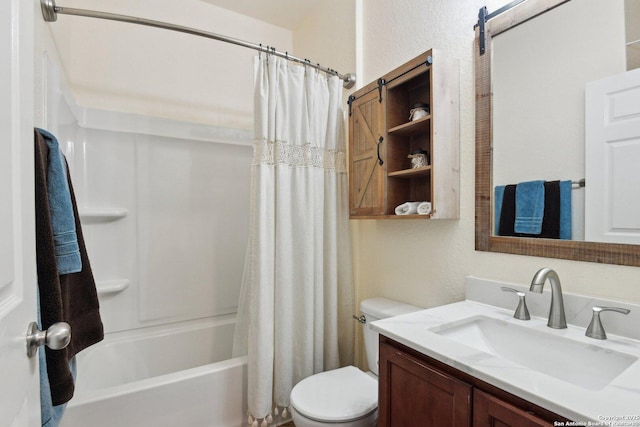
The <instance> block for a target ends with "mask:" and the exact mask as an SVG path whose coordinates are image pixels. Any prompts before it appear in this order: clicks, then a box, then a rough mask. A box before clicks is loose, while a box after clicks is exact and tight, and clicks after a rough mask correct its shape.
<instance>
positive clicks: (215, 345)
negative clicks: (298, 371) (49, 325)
mask: <svg viewBox="0 0 640 427" xmlns="http://www.w3.org/2000/svg"><path fill="white" fill-rule="evenodd" d="M234 326H235V315H233V316H222V317H216V318H214V319H207V320H199V321H192V322H184V323H182V324H179V325H169V326H155V327H151V328H144V329H138V330H133V331H126V332H120V333H115V334H108V335H107V337H106V338H105V341H103V342H102V343H100V344H97V345H95V346H93V347H91V348H89V349H87V350H85V351H83V352H82V353H81V354H79V355H78V381H77V386H76V392H75V395H74V397H73V399H72V400H71V402H70V404H69V406H68V407H67V411H66V413H65V415H64V418H63V421H62V424H61V427H89V426H91V427H113V426H119V427H207V426H211V427H226V426H233V427H237V426H240V425H242V424H244V423H245V422H246V420H245V415H244V414H245V413H246V395H247V392H246V384H247V381H246V376H247V363H246V358H245V357H241V358H234V359H231V358H230V357H231V345H232V342H233V329H234Z"/></svg>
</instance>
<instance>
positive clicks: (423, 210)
mask: <svg viewBox="0 0 640 427" xmlns="http://www.w3.org/2000/svg"><path fill="white" fill-rule="evenodd" d="M417 210H418V215H429V214H430V213H431V202H421V203H420V204H419V205H418V209H417Z"/></svg>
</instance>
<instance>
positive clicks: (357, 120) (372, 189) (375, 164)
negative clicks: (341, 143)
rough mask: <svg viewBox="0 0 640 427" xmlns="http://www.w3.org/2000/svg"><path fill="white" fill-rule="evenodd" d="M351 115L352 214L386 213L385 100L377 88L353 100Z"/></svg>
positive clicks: (350, 184)
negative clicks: (379, 94) (382, 163)
mask: <svg viewBox="0 0 640 427" xmlns="http://www.w3.org/2000/svg"><path fill="white" fill-rule="evenodd" d="M351 111H352V114H351V117H350V119H349V214H350V215H351V216H352V217H356V216H359V215H363V216H364V215H383V214H385V206H384V201H385V182H386V180H385V167H384V166H383V165H381V164H380V159H382V158H383V157H384V139H382V140H381V138H382V137H383V136H382V133H383V126H384V116H383V113H384V111H383V104H382V103H381V102H380V101H379V97H378V91H377V90H374V91H371V92H369V93H368V94H366V95H364V96H362V97H360V98H358V99H356V100H355V101H353V103H352V104H351Z"/></svg>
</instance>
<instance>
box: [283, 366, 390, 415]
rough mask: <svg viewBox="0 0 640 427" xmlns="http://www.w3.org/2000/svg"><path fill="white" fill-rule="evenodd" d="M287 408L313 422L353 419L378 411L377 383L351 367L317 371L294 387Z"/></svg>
mask: <svg viewBox="0 0 640 427" xmlns="http://www.w3.org/2000/svg"><path fill="white" fill-rule="evenodd" d="M291 405H292V406H293V407H294V408H295V410H296V411H298V412H299V413H300V414H301V415H303V416H305V417H307V418H309V419H312V420H315V421H321V422H334V423H335V422H346V421H352V420H357V419H360V418H364V417H366V416H368V415H369V414H371V413H372V412H373V411H375V410H376V409H377V408H378V382H377V381H376V380H375V379H373V378H372V377H371V376H369V375H367V374H366V373H364V372H362V371H361V370H360V369H358V368H356V367H354V366H347V367H344V368H340V369H334V370H331V371H326V372H321V373H319V374H315V375H312V376H310V377H307V378H305V379H304V380H302V381H300V382H299V383H298V384H296V386H295V387H294V388H293V390H292V391H291Z"/></svg>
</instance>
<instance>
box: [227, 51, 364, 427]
mask: <svg viewBox="0 0 640 427" xmlns="http://www.w3.org/2000/svg"><path fill="white" fill-rule="evenodd" d="M254 80H255V98H254V117H255V118H254V120H255V142H254V160H253V164H252V186H251V187H252V190H251V193H252V194H251V212H250V216H251V220H250V221H251V222H250V231H249V243H248V248H247V257H246V260H245V269H244V277H243V283H242V290H241V296H240V303H239V307H238V323H237V326H236V332H235V338H234V356H237V355H243V354H247V355H248V375H249V380H248V403H249V416H248V417H249V422H250V423H252V424H253V425H255V426H257V425H261V426H266V425H267V424H269V423H270V422H271V421H272V420H273V418H274V417H275V416H277V415H278V414H282V415H284V416H286V415H287V410H288V409H287V407H288V406H289V394H290V392H291V389H292V388H293V386H294V385H295V384H296V383H297V382H298V381H300V380H302V379H304V378H305V377H307V376H309V375H312V374H314V373H317V372H321V371H324V370H329V369H334V368H337V367H340V366H343V365H348V364H351V363H352V362H353V360H352V359H353V337H354V326H353V321H352V320H351V314H352V310H353V281H352V272H351V252H350V251H351V248H350V240H349V230H348V211H347V209H348V206H347V203H348V195H347V188H348V186H347V174H346V165H345V146H344V135H343V132H344V129H343V112H342V107H341V103H342V81H341V80H340V79H339V78H338V77H335V76H332V77H327V76H326V75H325V74H324V73H321V72H318V71H316V70H315V69H312V68H311V67H303V66H299V65H295V64H292V63H290V62H289V61H287V60H284V59H280V58H276V57H274V56H264V55H263V56H262V57H261V58H260V57H258V58H256V60H255V64H254Z"/></svg>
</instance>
